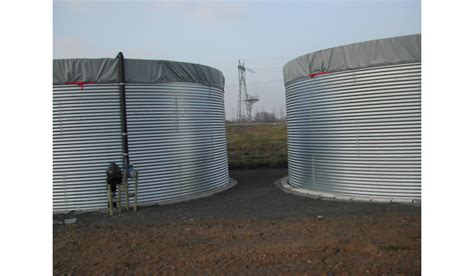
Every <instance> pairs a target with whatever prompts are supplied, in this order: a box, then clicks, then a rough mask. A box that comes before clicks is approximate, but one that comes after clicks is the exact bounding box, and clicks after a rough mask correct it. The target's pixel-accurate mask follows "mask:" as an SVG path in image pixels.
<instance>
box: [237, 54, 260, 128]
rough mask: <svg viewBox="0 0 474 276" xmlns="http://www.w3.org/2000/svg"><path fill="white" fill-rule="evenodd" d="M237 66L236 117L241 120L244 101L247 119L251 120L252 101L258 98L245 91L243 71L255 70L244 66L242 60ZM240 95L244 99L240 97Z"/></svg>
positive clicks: (245, 84)
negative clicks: (237, 101)
mask: <svg viewBox="0 0 474 276" xmlns="http://www.w3.org/2000/svg"><path fill="white" fill-rule="evenodd" d="M237 68H238V70H239V106H238V107H237V118H238V120H239V121H242V119H243V118H242V102H245V107H246V111H247V120H249V121H252V106H253V104H254V103H256V102H258V101H259V100H260V98H259V97H258V96H250V95H249V94H248V93H247V82H246V77H245V72H246V71H249V72H251V73H255V71H253V70H252V69H250V68H246V67H245V63H244V62H243V61H242V62H240V60H239V65H238V66H237ZM242 96H243V97H244V99H242Z"/></svg>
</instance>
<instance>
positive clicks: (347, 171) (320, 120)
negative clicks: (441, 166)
mask: <svg viewBox="0 0 474 276" xmlns="http://www.w3.org/2000/svg"><path fill="white" fill-rule="evenodd" d="M286 104H287V113H288V115H287V116H288V167H289V185H291V186H293V187H297V188H305V189H309V190H316V191H320V192H325V193H335V194H340V195H345V196H362V197H375V198H391V199H395V200H401V201H405V200H412V199H420V198H421V64H420V63H414V64H405V65H397V66H385V67H374V68H368V69H361V70H355V71H350V72H349V71H347V72H341V73H333V74H328V75H321V76H318V77H315V78H303V79H298V80H295V81H293V82H290V83H288V84H287V85H286Z"/></svg>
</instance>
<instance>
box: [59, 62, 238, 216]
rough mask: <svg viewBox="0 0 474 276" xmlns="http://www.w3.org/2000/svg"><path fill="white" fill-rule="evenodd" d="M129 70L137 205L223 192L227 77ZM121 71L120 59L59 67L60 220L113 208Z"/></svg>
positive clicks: (155, 67) (166, 67)
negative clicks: (111, 173) (110, 170)
mask: <svg viewBox="0 0 474 276" xmlns="http://www.w3.org/2000/svg"><path fill="white" fill-rule="evenodd" d="M125 61H126V62H125V80H126V81H125V83H123V84H124V85H125V91H126V93H125V95H126V109H127V112H126V113H127V114H126V119H127V126H128V135H127V136H128V148H129V159H130V162H131V163H132V164H133V165H134V168H135V169H137V170H138V171H139V173H140V178H139V186H138V187H139V197H138V204H139V205H147V204H161V203H169V202H177V201H183V200H187V199H192V198H198V197H200V196H204V195H209V194H212V193H214V192H217V191H220V190H222V189H225V187H227V186H228V184H229V175H228V165H227V149H226V135H225V114H224V90H223V86H224V78H223V76H222V73H221V72H220V71H218V70H216V69H213V68H210V67H207V66H202V65H196V64H187V63H177V62H169V61H145V60H125ZM116 66H117V63H116V62H115V59H91V60H87V59H75V60H55V61H54V68H53V69H54V71H53V73H54V77H53V84H54V85H53V210H54V212H67V211H72V210H97V209H102V208H107V190H106V182H105V169H106V167H107V166H108V164H109V162H116V163H117V164H118V165H119V166H121V167H123V161H122V159H123V158H122V157H123V155H122V154H123V149H122V129H121V106H120V85H121V83H120V82H119V78H118V77H116V76H117V75H118V70H116ZM66 83H67V84H66Z"/></svg>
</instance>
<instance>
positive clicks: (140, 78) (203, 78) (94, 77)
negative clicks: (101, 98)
mask: <svg viewBox="0 0 474 276" xmlns="http://www.w3.org/2000/svg"><path fill="white" fill-rule="evenodd" d="M124 66H125V82H126V83H166V82H192V83H201V84H204V85H209V86H214V87H219V88H222V89H223V88H224V84H225V79H224V75H223V74H222V72H221V71H219V70H217V69H214V68H212V67H209V66H205V65H200V64H194V63H186V62H176V61H168V60H142V59H125V65H124ZM119 82H120V81H119V60H118V58H98V59H55V60H53V84H57V85H61V84H68V83H119Z"/></svg>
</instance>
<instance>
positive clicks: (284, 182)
mask: <svg viewBox="0 0 474 276" xmlns="http://www.w3.org/2000/svg"><path fill="white" fill-rule="evenodd" d="M275 185H277V186H278V187H279V188H280V189H282V190H283V191H284V192H285V193H290V194H295V195H299V196H305V197H310V198H317V199H324V200H337V201H349V202H373V203H403V204H411V205H416V206H420V205H421V200H419V199H412V200H409V199H400V198H381V197H364V196H347V195H340V194H333V193H327V192H320V191H315V190H308V189H303V188H295V187H292V186H290V185H289V184H288V176H285V177H283V178H281V179H279V180H277V181H276V182H275Z"/></svg>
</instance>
